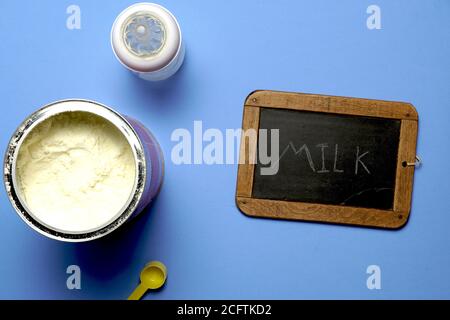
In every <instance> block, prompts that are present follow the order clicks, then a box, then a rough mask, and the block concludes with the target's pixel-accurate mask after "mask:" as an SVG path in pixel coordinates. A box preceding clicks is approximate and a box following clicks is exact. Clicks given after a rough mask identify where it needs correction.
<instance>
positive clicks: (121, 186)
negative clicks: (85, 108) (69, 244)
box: [16, 112, 136, 232]
mask: <svg viewBox="0 0 450 320" xmlns="http://www.w3.org/2000/svg"><path fill="white" fill-rule="evenodd" d="M135 170H136V166H135V161H134V156H133V152H132V150H131V147H130V145H129V143H128V142H127V140H126V138H125V137H124V136H123V134H122V133H121V132H120V131H119V130H118V129H117V128H116V127H115V126H114V125H112V124H111V123H110V122H108V121H107V120H105V119H103V118H101V117H99V116H96V115H93V114H90V113H85V112H66V113H62V114H59V115H56V116H54V117H51V118H49V119H47V120H45V121H44V122H42V123H41V124H39V125H38V126H37V127H36V128H35V129H33V130H32V131H31V133H30V134H29V135H28V136H27V137H26V139H25V141H24V142H23V144H22V146H21V148H20V150H19V154H18V159H17V165H16V174H17V179H18V183H19V188H20V190H21V192H22V198H23V200H24V201H25V203H26V205H27V207H28V209H29V211H30V214H32V215H33V216H34V217H35V218H36V219H37V220H39V221H40V222H41V223H44V224H46V225H48V226H50V227H51V228H53V229H59V230H61V231H66V232H85V231H91V230H95V229H98V228H100V227H103V226H105V225H106V224H108V222H111V220H112V219H113V218H114V217H116V216H117V215H118V214H119V213H121V210H122V209H123V207H124V206H125V205H126V204H127V202H128V200H129V198H130V195H131V193H132V190H133V187H134V183H135V176H136V173H135Z"/></svg>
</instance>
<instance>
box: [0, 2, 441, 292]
mask: <svg viewBox="0 0 450 320" xmlns="http://www.w3.org/2000/svg"><path fill="white" fill-rule="evenodd" d="M73 3H74V4H77V5H79V6H80V7H81V13H82V29H81V30H73V31H70V30H68V29H67V28H66V19H67V17H68V16H67V14H66V8H67V7H68V6H69V5H70V4H73ZM132 3H133V1H127V0H120V1H106V0H102V1H100V0H96V1H91V0H89V1H88V0H76V1H73V2H71V1H53V0H52V1H50V0H46V1H31V0H29V1H5V0H1V1H0V12H1V17H0V35H1V38H0V40H1V41H0V97H1V104H0V105H1V107H0V108H1V110H2V113H1V117H0V139H1V140H0V146H1V150H0V151H1V152H2V153H3V152H4V150H5V147H6V145H7V143H8V140H9V138H10V136H11V134H12V133H13V132H14V130H15V129H16V127H17V126H18V125H19V123H20V122H21V121H22V120H23V119H24V118H25V117H26V116H27V115H29V114H30V113H32V112H33V111H34V110H36V109H37V108H39V107H41V106H42V105H44V104H47V103H49V102H52V101H54V100H58V99H65V98H87V99H93V100H97V101H99V102H102V103H105V104H107V105H110V106H112V107H114V108H115V109H117V110H118V111H120V112H122V113H125V114H128V115H131V116H133V117H135V118H137V119H139V120H141V121H142V122H143V123H144V124H145V125H146V126H147V127H148V128H150V130H151V131H153V133H154V134H155V136H156V137H157V139H158V140H159V142H160V143H161V146H162V148H163V150H164V153H165V156H166V165H167V166H166V177H165V182H164V186H163V189H162V192H161V194H160V196H159V197H158V198H157V200H156V201H155V202H154V205H153V206H152V207H151V208H150V209H149V210H147V211H148V214H145V215H144V216H142V217H141V218H140V219H139V220H137V221H136V223H133V224H132V225H129V226H127V227H125V228H123V229H122V230H120V231H118V232H117V233H116V234H114V235H112V236H110V237H107V238H105V239H102V240H99V241H95V242H92V243H84V244H67V243H59V242H56V241H53V240H49V239H46V238H45V237H43V236H41V235H39V234H37V233H36V232H34V231H32V230H31V229H29V228H28V227H27V226H26V225H25V224H24V223H23V222H22V220H21V219H20V218H19V217H18V216H17V215H16V214H15V212H14V210H13V208H12V207H11V205H10V203H9V201H8V199H7V196H6V193H5V192H1V193H0V254H1V258H0V298H3V299H17V298H25V299H123V298H126V297H127V296H128V295H129V293H130V292H131V291H132V290H133V288H134V287H135V286H136V284H137V282H138V277H139V271H140V269H141V267H142V266H143V265H144V264H145V263H146V262H147V261H149V260H161V261H163V262H164V263H165V264H166V265H167V266H168V269H169V279H168V282H167V285H166V286H165V288H164V289H163V290H161V291H159V292H155V293H153V294H149V295H147V298H149V299H150V298H151V299H200V298H210V299H212V298H219V299H227V298H250V299H253V298H255V299H266V298H267V299H278V298H283V299H305V298H306V299H308V298H369V299H372V298H450V272H449V270H450V250H449V244H450V232H449V229H450V201H449V196H450V194H449V192H450V187H449V178H450V166H449V164H448V161H449V159H450V151H449V136H450V125H449V120H450V106H449V101H450V90H449V80H450V73H449V71H450V59H449V57H450V41H449V35H450V20H449V18H448V17H449V16H450V1H447V0H440V1H438V0H435V1H411V0H403V1H387V0H383V1H382V0H376V1H373V0H371V1H365V0H354V1H349V0H346V1H331V0H330V1H323V0H321V1H268V0H267V1H241V0H233V1H229V0H227V1H206V0H204V1H160V3H161V4H162V5H164V6H166V7H167V8H168V9H169V10H171V11H172V12H173V13H174V14H175V16H176V17H177V18H178V19H179V22H180V24H181V27H182V30H183V33H184V37H185V40H186V44H187V56H186V61H185V64H184V66H183V67H182V69H181V70H180V72H179V73H177V74H176V76H174V77H173V78H172V79H170V80H169V81H166V82H164V83H162V84H161V83H160V84H156V85H155V84H152V83H147V82H144V81H141V80H139V79H138V78H136V77H134V76H133V75H132V74H131V73H129V72H127V71H126V70H125V69H124V68H123V67H122V66H121V65H120V64H119V63H118V62H117V61H116V59H115V57H114V55H113V53H112V50H111V48H110V42H109V33H110V28H111V25H112V23H113V21H114V19H115V17H116V16H117V15H118V14H119V13H120V12H121V11H122V10H123V9H124V8H125V7H127V6H128V5H130V4H132ZM370 4H377V5H379V6H380V7H381V13H382V30H368V29H367V27H366V19H367V17H368V14H367V13H366V9H367V7H368V6H369V5H370ZM255 89H272V90H284V91H295V92H310V93H319V94H331V95H341V96H354V97H364V98H374V99H385V100H397V101H407V102H411V103H413V104H414V105H415V106H416V108H417V110H418V112H419V115H420V130H419V131H420V132H419V142H418V154H419V155H421V156H422V158H423V161H424V165H423V167H422V168H421V169H420V170H417V171H416V176H415V185H414V196H413V203H412V212H411V218H410V221H409V223H408V224H407V226H406V227H405V228H403V229H402V230H399V231H383V230H373V229H364V228H356V227H345V226H335V225H323V224H314V223H302V222H288V221H272V220H259V219H252V218H248V217H246V216H244V215H242V214H241V213H240V212H239V211H238V209H237V208H236V206H235V202H234V195H235V185H236V175H237V166H236V165H222V166H217V165H216V166H207V165H197V166H194V165H191V166H188V165H184V166H175V165H174V164H173V163H172V162H171V161H170V152H171V149H172V147H173V146H174V143H173V142H171V141H170V135H171V133H172V131H173V130H174V129H176V128H187V129H190V130H192V128H193V121H194V120H202V121H203V126H204V128H219V129H221V130H225V129H226V128H239V127H240V126H241V121H242V109H243V101H244V99H245V97H246V96H247V94H248V93H250V92H251V91H253V90H255ZM71 264H77V265H79V266H80V267H81V270H82V290H78V291H77V290H74V291H69V290H68V289H67V288H66V278H67V275H66V268H67V266H68V265H71ZM371 264H376V265H379V266H380V267H381V270H382V290H373V291H371V290H368V289H367V287H366V279H367V274H366V268H367V266H369V265H371Z"/></svg>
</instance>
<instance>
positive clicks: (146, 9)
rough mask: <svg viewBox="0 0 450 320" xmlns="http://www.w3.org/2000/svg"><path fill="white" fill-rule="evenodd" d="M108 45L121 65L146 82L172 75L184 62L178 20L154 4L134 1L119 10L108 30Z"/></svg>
mask: <svg viewBox="0 0 450 320" xmlns="http://www.w3.org/2000/svg"><path fill="white" fill-rule="evenodd" d="M111 45H112V48H113V51H114V54H115V55H116V57H117V59H118V60H119V61H120V63H122V65H123V66H125V67H126V68H127V69H129V70H131V71H132V72H134V73H135V74H137V75H138V76H139V77H140V78H142V79H144V80H148V81H160V80H165V79H167V78H169V77H171V76H172V75H173V74H175V73H176V72H177V71H178V69H180V67H181V65H182V64H183V61H184V55H185V46H184V42H183V37H182V35H181V29H180V26H179V24H178V21H177V19H176V18H175V17H174V16H173V14H172V13H170V12H169V10H167V9H166V8H164V7H162V6H160V5H158V4H154V3H147V2H143V3H137V4H134V5H132V6H130V7H128V8H126V9H125V10H124V11H122V12H121V13H120V14H119V16H118V17H117V19H116V21H115V22H114V24H113V27H112V30H111Z"/></svg>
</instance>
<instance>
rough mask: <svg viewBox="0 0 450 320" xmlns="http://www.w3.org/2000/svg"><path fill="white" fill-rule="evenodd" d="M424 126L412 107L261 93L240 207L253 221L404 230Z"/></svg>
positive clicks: (246, 141)
mask: <svg viewBox="0 0 450 320" xmlns="http://www.w3.org/2000/svg"><path fill="white" fill-rule="evenodd" d="M418 121H419V116H418V114H417V111H416V109H415V108H414V106H412V105H411V104H410V103H406V102H393V101H384V100H370V99H361V98H349V97H336V96H326V95H316V94H304V93H292V92H279V91H269V90H259V91H254V92H252V93H251V94H250V95H249V96H248V97H247V99H246V100H245V105H244V115H243V121H242V129H243V130H242V133H243V135H242V139H241V148H240V157H239V169H238V177H237V185H236V204H237V206H238V208H239V209H240V210H241V211H242V212H243V213H244V214H246V215H248V216H252V217H263V218H274V219H289V220H302V221H320V222H326V223H339V224H349V225H359V226H371V227H379V228H388V229H397V228H400V227H402V226H404V225H405V224H406V222H407V221H408V218H409V214H410V210H411V199H412V189H413V178H414V165H415V158H416V142H417V131H418ZM272 138H273V139H272ZM274 141H276V142H278V143H274ZM267 142H269V143H267ZM266 149H267V150H266Z"/></svg>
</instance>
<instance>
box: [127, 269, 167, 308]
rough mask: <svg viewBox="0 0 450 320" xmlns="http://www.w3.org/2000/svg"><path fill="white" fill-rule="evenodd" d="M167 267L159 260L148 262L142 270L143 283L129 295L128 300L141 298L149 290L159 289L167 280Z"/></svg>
mask: <svg viewBox="0 0 450 320" xmlns="http://www.w3.org/2000/svg"><path fill="white" fill-rule="evenodd" d="M166 278H167V268H166V266H165V265H164V264H163V263H161V262H159V261H152V262H150V263H148V264H147V265H146V266H145V267H144V269H142V271H141V283H140V284H139V286H138V287H137V288H136V289H135V290H134V291H133V293H132V294H131V295H130V296H129V297H128V300H140V299H141V298H142V297H143V296H144V294H145V293H146V292H147V290H149V289H152V290H155V289H159V288H161V287H162V286H163V285H164V283H165V282H166Z"/></svg>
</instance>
